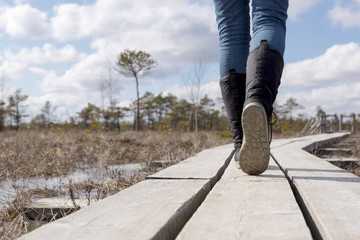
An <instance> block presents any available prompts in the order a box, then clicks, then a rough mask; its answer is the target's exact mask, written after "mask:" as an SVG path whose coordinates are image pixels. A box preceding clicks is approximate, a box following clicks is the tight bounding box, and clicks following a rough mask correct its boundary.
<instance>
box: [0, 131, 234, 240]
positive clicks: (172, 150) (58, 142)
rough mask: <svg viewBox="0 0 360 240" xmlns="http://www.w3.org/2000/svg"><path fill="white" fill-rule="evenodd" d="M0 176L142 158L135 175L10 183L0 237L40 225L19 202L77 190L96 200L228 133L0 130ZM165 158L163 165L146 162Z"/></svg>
mask: <svg viewBox="0 0 360 240" xmlns="http://www.w3.org/2000/svg"><path fill="white" fill-rule="evenodd" d="M0 139H1V142H0V181H16V180H18V179H22V178H24V179H27V178H34V177H35V178H40V177H45V178H48V177H54V176H65V175H68V174H69V173H72V172H74V171H75V170H77V169H78V168H82V167H85V166H94V167H102V168H104V167H105V168H106V166H110V165H120V164H128V163H143V164H144V163H145V164H144V166H147V167H146V168H145V169H143V170H142V173H141V175H138V176H137V175H134V176H132V177H131V178H124V177H123V176H122V175H121V174H120V173H118V172H111V171H109V172H107V173H106V175H104V176H103V179H102V180H101V181H98V182H95V181H93V180H86V181H84V182H81V183H71V182H69V183H68V184H67V185H64V186H62V187H61V188H60V189H56V190H54V189H49V188H47V187H38V188H35V189H29V188H26V186H25V187H24V188H22V187H19V186H16V185H15V184H13V189H14V191H15V193H16V196H15V197H12V198H11V199H10V198H9V199H8V200H5V201H4V200H1V198H0V239H14V238H17V237H19V236H21V235H22V234H24V233H26V232H29V231H31V230H32V229H34V228H36V227H38V226H40V225H41V224H43V222H42V221H41V220H43V219H36V220H35V221H32V220H30V219H29V218H28V217H27V215H26V212H24V210H23V209H24V208H23V206H24V205H26V204H28V203H29V202H31V199H32V198H42V197H59V196H64V195H65V194H66V195H70V197H71V198H72V199H75V198H78V197H80V195H81V196H82V197H83V196H84V195H85V197H86V198H87V199H88V200H89V202H90V200H91V199H96V200H99V199H102V198H105V197H106V196H109V195H112V194H114V193H116V192H118V191H120V190H122V189H124V188H126V187H129V186H131V185H133V184H135V183H137V182H139V181H142V180H144V178H145V176H146V175H147V174H151V173H154V172H156V171H158V170H160V169H162V168H164V167H166V166H168V165H171V164H175V163H177V162H179V161H181V160H184V159H186V158H188V157H190V156H192V155H194V154H196V153H197V152H200V151H201V150H203V149H206V148H210V147H214V146H217V145H223V144H227V143H231V142H232V140H231V138H225V137H221V136H220V135H219V134H214V133H212V132H200V133H183V132H166V131H162V132H160V131H158V132H156V131H145V132H138V133H136V132H121V133H117V132H100V133H98V132H91V131H81V130H71V131H63V130H60V129H58V130H52V131H21V132H12V131H8V132H1V133H0ZM155 160H163V161H166V164H165V165H164V166H155V165H152V164H150V163H151V162H152V161H155Z"/></svg>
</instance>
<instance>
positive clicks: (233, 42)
mask: <svg viewBox="0 0 360 240" xmlns="http://www.w3.org/2000/svg"><path fill="white" fill-rule="evenodd" d="M214 5H215V13H216V22H217V24H218V31H219V51H220V55H219V57H220V59H219V69H220V89H221V93H222V97H223V101H224V105H225V108H226V112H227V116H228V119H229V126H230V132H231V134H232V137H233V139H234V147H235V150H236V154H235V160H236V161H237V160H238V156H239V151H240V147H241V144H242V138H243V133H242V127H241V114H242V108H243V104H244V101H245V83H246V75H245V73H246V61H247V57H248V55H249V42H250V16H249V0H227V1H225V0H214Z"/></svg>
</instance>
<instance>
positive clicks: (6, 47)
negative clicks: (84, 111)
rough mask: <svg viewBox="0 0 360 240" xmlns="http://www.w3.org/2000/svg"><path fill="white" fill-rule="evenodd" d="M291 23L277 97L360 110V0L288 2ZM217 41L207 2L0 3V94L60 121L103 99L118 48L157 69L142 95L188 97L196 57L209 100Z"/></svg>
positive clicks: (128, 95) (214, 91)
mask: <svg viewBox="0 0 360 240" xmlns="http://www.w3.org/2000/svg"><path fill="white" fill-rule="evenodd" d="M287 28H288V31H287V42H286V50H285V68H284V73H283V78H282V85H281V87H280V89H279V95H278V99H277V101H278V104H283V103H284V102H285V101H286V100H287V99H288V98H290V97H293V98H296V99H297V100H298V102H299V103H300V104H301V105H303V106H304V107H305V108H304V109H302V110H301V113H303V114H305V115H307V116H312V115H314V114H315V109H316V106H317V105H321V106H322V108H323V109H324V110H325V111H326V112H327V113H338V114H341V113H346V114H348V113H351V112H355V113H359V112H360V111H359V109H360V94H359V92H360V81H359V78H360V77H359V76H360V33H359V29H360V1H359V0H346V1H345V0H290V8H289V19H288V22H287ZM217 46H218V37H217V28H216V23H215V15H214V9H213V5H212V1H210V0H208V1H207V0H191V1H190V0H172V1H163V0H136V1H128V0H91V1H90V0H88V1H70V0H67V1H64V0H56V1H48V0H15V1H11V0H6V1H5V0H0V77H1V78H0V80H1V82H0V83H1V84H2V85H3V86H4V91H3V93H2V96H1V97H4V98H6V97H7V96H8V95H9V94H11V93H13V92H14V91H15V90H16V89H18V88H21V89H22V92H23V93H24V94H27V95H29V100H28V105H29V107H28V109H27V111H28V114H30V116H31V117H34V116H35V115H36V114H38V113H39V112H40V109H41V107H42V106H43V105H44V104H45V102H46V101H50V102H51V103H52V105H56V106H57V112H56V114H57V115H58V118H59V119H62V120H65V119H67V118H68V117H70V116H74V115H76V112H78V111H80V110H81V108H83V107H84V106H85V105H87V103H88V102H90V103H94V104H96V105H98V106H100V105H101V103H102V98H101V92H100V88H99V84H100V81H101V79H104V78H108V77H109V76H110V75H109V71H108V70H109V69H111V67H109V66H110V65H111V64H114V63H115V61H116V57H117V55H118V54H119V53H120V52H121V51H123V50H124V49H138V50H140V49H141V50H145V51H148V52H150V53H151V54H152V56H153V58H155V59H156V60H157V62H158V67H157V68H156V69H155V70H153V71H152V73H151V74H149V75H147V76H146V77H144V78H143V79H141V83H140V92H141V93H140V94H143V93H144V92H146V91H150V92H153V93H155V94H158V93H160V92H165V93H167V92H171V93H173V94H175V95H176V96H178V97H179V98H186V97H187V94H186V89H185V87H184V84H183V76H184V74H185V73H186V72H188V71H189V70H190V69H191V68H192V67H193V66H194V64H196V63H197V62H198V61H199V60H202V61H203V62H204V63H206V66H207V67H206V74H205V76H204V78H203V80H202V93H203V94H208V95H209V96H211V97H212V98H213V99H215V98H217V97H220V91H219V86H218V78H219V77H218V48H217ZM109 63H110V65H109ZM111 74H112V78H114V79H115V80H116V82H117V85H118V86H117V91H116V92H115V93H114V95H115V97H116V99H117V100H118V102H119V104H120V105H122V106H125V105H126V104H128V103H129V102H130V101H132V100H133V99H135V96H136V94H135V83H134V80H132V79H130V78H125V77H123V76H119V75H117V74H116V72H115V71H113V70H112V73H111ZM105 103H106V101H105Z"/></svg>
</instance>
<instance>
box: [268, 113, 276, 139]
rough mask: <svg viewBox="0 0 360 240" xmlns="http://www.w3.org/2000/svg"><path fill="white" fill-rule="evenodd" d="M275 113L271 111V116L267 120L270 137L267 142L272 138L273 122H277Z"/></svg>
mask: <svg viewBox="0 0 360 240" xmlns="http://www.w3.org/2000/svg"><path fill="white" fill-rule="evenodd" d="M277 119H278V117H277V115H276V113H275V112H274V111H273V112H272V114H271V118H270V122H269V125H270V129H269V131H270V138H269V144H270V143H271V140H272V131H273V125H275V123H276V122H277Z"/></svg>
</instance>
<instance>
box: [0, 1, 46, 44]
mask: <svg viewBox="0 0 360 240" xmlns="http://www.w3.org/2000/svg"><path fill="white" fill-rule="evenodd" d="M0 28H3V29H4V30H5V32H6V33H7V34H8V35H10V36H11V37H14V38H31V39H42V38H44V37H47V36H49V33H50V32H49V31H50V26H49V25H48V23H47V15H46V13H44V12H41V11H39V10H38V9H36V8H33V7H31V6H30V5H29V4H23V5H16V6H14V7H2V8H0Z"/></svg>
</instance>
